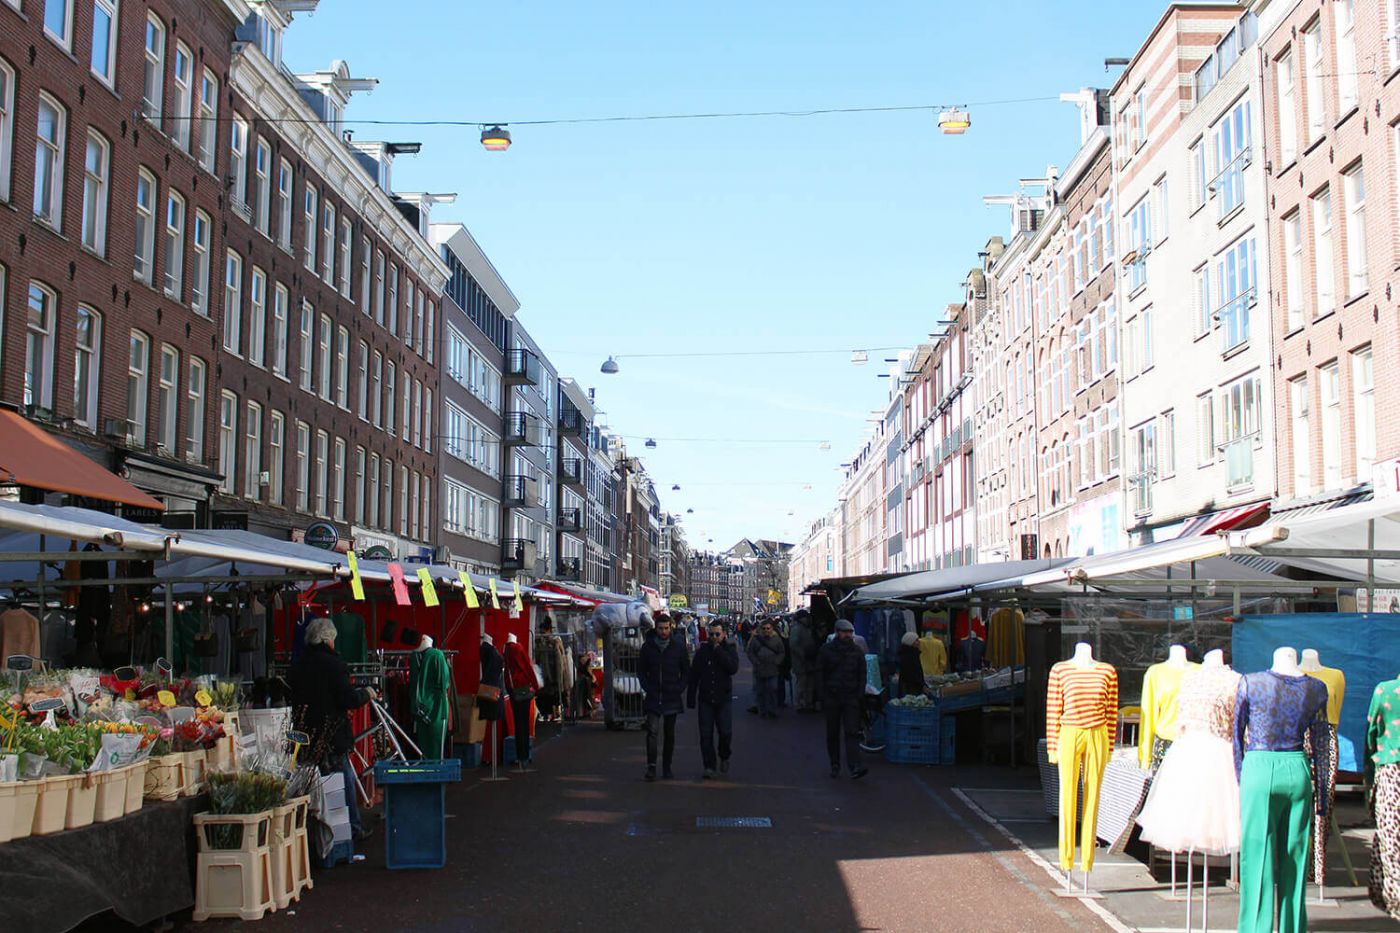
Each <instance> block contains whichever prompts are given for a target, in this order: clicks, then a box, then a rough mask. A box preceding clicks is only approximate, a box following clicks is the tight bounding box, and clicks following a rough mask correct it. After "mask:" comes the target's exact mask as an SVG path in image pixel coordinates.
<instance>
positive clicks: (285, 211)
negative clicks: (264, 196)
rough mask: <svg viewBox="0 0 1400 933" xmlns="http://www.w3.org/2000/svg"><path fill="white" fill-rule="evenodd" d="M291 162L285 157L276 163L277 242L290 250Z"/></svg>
mask: <svg viewBox="0 0 1400 933" xmlns="http://www.w3.org/2000/svg"><path fill="white" fill-rule="evenodd" d="M292 178H293V173H292V164H291V163H290V162H288V161H287V160H286V159H281V160H279V161H278V163H277V244H278V245H279V246H281V247H282V248H283V249H284V250H286V251H287V252H289V253H290V252H291V251H292Z"/></svg>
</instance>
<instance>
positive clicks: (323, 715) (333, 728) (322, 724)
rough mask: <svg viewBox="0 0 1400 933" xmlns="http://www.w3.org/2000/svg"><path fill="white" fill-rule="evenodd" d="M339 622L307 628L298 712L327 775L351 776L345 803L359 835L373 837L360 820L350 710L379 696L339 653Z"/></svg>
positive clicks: (298, 667)
mask: <svg viewBox="0 0 1400 933" xmlns="http://www.w3.org/2000/svg"><path fill="white" fill-rule="evenodd" d="M335 636H336V629H335V623H334V622H332V621H331V620H330V619H316V620H315V621H313V622H312V623H311V624H310V625H308V626H307V627H306V650H305V651H303V652H302V655H301V657H300V658H298V659H297V662H296V663H295V664H293V665H292V670H291V674H290V679H291V686H292V716H293V718H294V721H295V722H296V727H297V729H299V730H301V731H302V732H305V733H306V735H307V738H308V740H309V745H308V748H309V749H310V751H311V757H312V760H314V761H316V762H317V763H318V764H320V766H321V772H322V773H323V774H333V773H335V772H336V771H340V772H341V773H342V774H344V775H345V801H346V806H347V807H348V808H349V809H350V830H351V833H352V835H353V836H354V838H355V839H363V838H364V837H365V836H367V835H368V832H366V830H365V828H364V825H363V824H362V823H361V822H360V806H359V800H358V799H357V798H356V787H357V785H356V782H355V769H354V766H353V765H352V764H351V763H350V746H351V745H352V744H353V742H354V733H353V732H352V731H351V729H350V717H349V715H348V713H349V711H350V710H352V709H356V708H357V707H360V706H364V705H365V704H366V703H368V702H369V701H370V700H373V699H377V698H378V696H379V694H378V693H376V692H375V690H374V688H373V687H356V686H354V685H352V684H351V683H350V669H349V668H348V667H347V666H346V664H345V661H344V660H342V659H341V657H340V655H338V654H336V653H335Z"/></svg>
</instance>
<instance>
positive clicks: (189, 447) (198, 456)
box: [185, 356, 204, 463]
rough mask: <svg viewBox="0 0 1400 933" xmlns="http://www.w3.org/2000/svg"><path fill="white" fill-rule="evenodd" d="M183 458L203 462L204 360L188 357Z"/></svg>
mask: <svg viewBox="0 0 1400 933" xmlns="http://www.w3.org/2000/svg"><path fill="white" fill-rule="evenodd" d="M185 401H186V407H185V458H186V459H188V460H191V461H193V462H195V463H203V462H204V361H203V360H201V359H199V358H198V357H193V356H192V357H190V373H189V377H188V382H186V383H185Z"/></svg>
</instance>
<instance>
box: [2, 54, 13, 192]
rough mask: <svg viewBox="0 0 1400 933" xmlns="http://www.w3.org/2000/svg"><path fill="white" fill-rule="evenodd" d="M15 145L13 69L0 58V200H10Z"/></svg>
mask: <svg viewBox="0 0 1400 933" xmlns="http://www.w3.org/2000/svg"><path fill="white" fill-rule="evenodd" d="M14 146H15V71H14V69H13V68H11V67H10V66H9V64H8V63H7V62H6V61H5V60H4V59H3V58H0V201H8V200H10V168H11V165H12V164H13V161H14V160H13V158H12V155H13V152H14Z"/></svg>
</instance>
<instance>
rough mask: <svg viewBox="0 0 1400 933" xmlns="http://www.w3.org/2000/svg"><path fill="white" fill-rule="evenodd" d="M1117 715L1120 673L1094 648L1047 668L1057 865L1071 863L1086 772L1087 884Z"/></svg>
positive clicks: (1083, 847) (1079, 649)
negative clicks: (1056, 775)
mask: <svg viewBox="0 0 1400 933" xmlns="http://www.w3.org/2000/svg"><path fill="white" fill-rule="evenodd" d="M1117 717H1118V672H1117V670H1115V669H1114V667H1113V665H1111V664H1105V663H1103V662H1101V661H1095V660H1094V652H1093V649H1092V648H1091V647H1090V646H1089V645H1088V644H1087V643H1086V642H1080V643H1079V644H1077V645H1075V646H1074V655H1073V656H1072V657H1071V658H1070V659H1069V660H1068V661H1061V662H1059V663H1058V664H1056V665H1054V666H1053V667H1051V668H1050V683H1049V687H1048V689H1047V691H1046V704H1045V720H1046V721H1045V726H1046V729H1045V735H1046V750H1047V752H1048V753H1049V757H1050V762H1051V764H1058V765H1059V770H1060V868H1061V870H1063V871H1065V872H1066V873H1067V875H1066V880H1067V882H1068V873H1069V872H1071V871H1072V869H1073V866H1074V845H1075V837H1074V817H1075V812H1076V810H1077V809H1078V808H1077V806H1076V804H1077V802H1078V799H1077V798H1078V790H1079V778H1080V775H1081V773H1082V774H1083V777H1084V820H1083V823H1082V825H1081V827H1080V835H1079V848H1080V865H1081V866H1082V868H1083V870H1084V884H1085V887H1086V888H1087V886H1088V883H1089V872H1090V871H1092V870H1093V868H1094V846H1095V838H1096V836H1095V834H1096V831H1097V829H1098V819H1099V785H1100V783H1101V782H1102V781H1103V771H1104V766H1105V765H1107V764H1108V758H1109V755H1110V754H1111V753H1112V751H1113V732H1112V727H1113V725H1114V724H1115V723H1116V722H1117Z"/></svg>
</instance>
